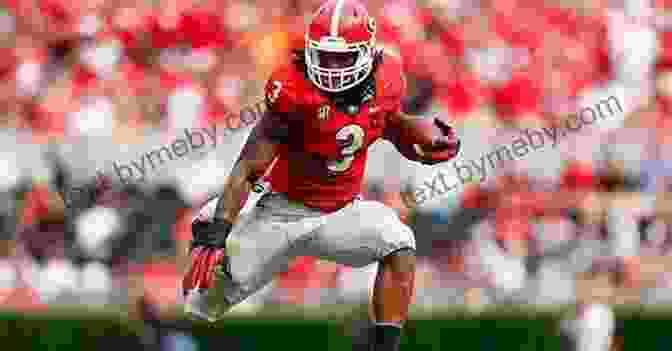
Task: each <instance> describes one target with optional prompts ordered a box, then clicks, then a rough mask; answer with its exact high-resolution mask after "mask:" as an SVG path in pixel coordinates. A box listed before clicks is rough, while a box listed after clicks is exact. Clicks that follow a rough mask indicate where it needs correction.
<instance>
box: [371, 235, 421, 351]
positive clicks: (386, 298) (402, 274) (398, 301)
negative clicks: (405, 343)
mask: <svg viewBox="0 0 672 351" xmlns="http://www.w3.org/2000/svg"><path fill="white" fill-rule="evenodd" d="M414 281H415V250H413V249H411V248H405V249H401V250H398V251H395V252H393V253H391V254H389V255H387V256H385V257H384V258H383V260H382V261H381V262H380V264H379V266H378V274H377V275H376V281H375V283H374V286H373V300H372V305H373V314H374V318H375V322H376V326H375V342H376V350H396V349H398V347H399V346H398V344H399V339H400V333H401V328H402V326H403V323H404V321H406V319H407V317H408V307H409V306H410V304H411V301H412V298H413V289H414Z"/></svg>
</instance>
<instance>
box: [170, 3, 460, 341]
mask: <svg viewBox="0 0 672 351" xmlns="http://www.w3.org/2000/svg"><path fill="white" fill-rule="evenodd" d="M375 38H376V22H375V20H374V19H373V18H372V17H370V16H369V14H368V12H367V10H366V8H365V7H364V6H363V5H362V4H360V3H359V2H357V1H355V0H330V1H328V2H327V3H325V4H324V5H323V6H322V7H320V8H319V9H318V11H317V12H316V14H315V15H314V17H313V19H312V21H311V23H310V24H309V26H308V29H307V33H306V37H305V48H304V49H303V50H302V51H301V52H300V53H299V55H298V59H297V60H296V62H295V63H293V64H292V65H289V66H287V67H283V68H280V69H278V70H277V71H275V72H274V73H273V74H272V75H271V77H270V79H269V80H268V83H267V85H266V103H267V107H268V110H267V112H266V114H265V115H264V117H263V118H262V119H261V121H260V122H259V124H257V125H256V126H255V129H254V131H253V133H252V135H251V136H250V138H249V139H248V141H247V143H246V145H245V146H244V147H243V150H242V152H241V155H240V158H239V160H238V161H237V163H236V164H235V166H234V168H233V171H232V173H231V175H230V176H229V177H228V180H227V182H226V185H225V187H224V190H223V194H222V195H221V197H220V198H219V202H218V205H217V208H216V210H215V211H214V214H213V216H212V218H209V219H207V220H202V219H197V220H195V222H194V223H193V227H192V230H193V236H194V241H193V245H192V251H191V261H192V262H191V268H190V270H189V272H187V274H186V275H185V278H184V281H183V286H184V294H185V298H186V300H185V309H186V312H187V313H188V314H190V315H191V316H192V317H195V318H198V319H205V320H208V321H216V320H217V319H219V318H220V317H221V316H222V314H223V313H224V312H226V311H227V310H229V309H230V308H231V307H232V306H233V305H236V304H238V303H239V302H241V301H242V300H244V299H245V298H247V297H248V296H250V295H251V294H253V293H254V292H256V291H258V290H259V289H260V288H262V287H263V286H265V285H266V284H267V283H269V282H270V280H271V279H272V278H273V276H274V275H275V274H277V273H280V272H282V271H284V270H285V269H286V268H287V265H288V263H289V261H290V260H291V259H292V258H294V257H296V256H316V257H319V258H321V259H327V260H331V261H335V262H337V263H340V264H345V265H349V266H352V267H363V266H366V265H368V264H370V263H373V262H379V270H378V273H377V278H376V281H375V285H374V293H373V301H372V314H373V316H372V317H373V319H374V322H375V323H374V324H375V325H374V326H373V328H372V330H374V331H375V332H374V336H373V338H372V340H373V341H372V344H375V349H376V350H395V349H397V348H398V344H399V341H400V333H401V328H402V325H403V323H404V321H405V320H406V317H407V311H408V306H409V303H410V302H411V298H412V294H413V285H414V271H415V252H414V250H415V239H414V236H413V233H412V232H411V229H410V228H409V227H408V226H406V225H405V224H404V223H402V221H401V220H400V219H399V218H398V216H397V215H396V214H395V212H394V211H393V210H392V209H390V208H388V207H386V206H384V205H382V204H381V203H378V202H374V201H363V200H361V199H360V198H359V196H358V193H359V191H360V189H361V185H362V180H363V179H362V178H363V176H364V168H365V167H364V165H365V163H366V159H367V149H368V147H369V146H370V145H372V144H373V143H374V142H376V141H378V140H380V139H386V140H388V141H390V142H392V143H393V144H394V145H395V146H396V148H397V149H398V150H399V152H400V153H401V154H402V155H403V156H405V157H406V158H408V159H409V160H412V161H417V162H421V163H424V164H429V165H432V164H437V163H440V162H444V161H448V160H450V159H452V158H453V157H455V156H456V154H457V153H458V151H459V148H460V142H459V140H458V138H457V137H456V135H455V134H454V132H453V129H452V128H451V127H450V126H449V125H448V123H447V122H446V121H444V120H443V119H441V118H438V117H430V118H422V117H412V116H408V115H405V114H404V113H402V112H401V108H400V105H401V100H402V95H403V94H404V91H405V87H406V83H405V79H404V75H403V72H402V68H401V64H400V62H398V60H397V59H396V58H395V57H393V56H389V55H387V54H384V53H383V52H382V51H379V50H378V49H377V48H376V46H375ZM274 160H275V164H274V165H273V167H272V168H271V169H270V172H269V174H268V176H267V177H266V176H264V179H265V180H266V181H267V183H266V184H268V186H266V187H264V186H263V185H260V184H263V183H257V185H258V186H259V189H257V190H260V191H262V193H263V196H261V197H260V199H259V200H258V202H257V204H256V206H254V207H253V208H252V210H251V211H249V212H247V213H245V214H244V215H240V210H241V207H242V206H243V201H242V199H243V197H244V196H245V195H246V194H247V192H248V191H249V190H250V187H251V186H253V184H254V182H255V181H257V180H258V179H259V178H260V177H261V176H262V175H263V174H264V172H265V170H266V169H267V168H268V167H269V165H270V164H271V162H273V161H274Z"/></svg>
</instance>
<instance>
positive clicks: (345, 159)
mask: <svg viewBox="0 0 672 351" xmlns="http://www.w3.org/2000/svg"><path fill="white" fill-rule="evenodd" d="M336 144H337V145H338V146H339V148H340V152H341V156H342V158H341V159H338V160H334V161H329V162H328V163H327V168H328V169H329V170H330V171H332V172H345V171H347V170H348V169H349V168H350V166H352V161H354V160H355V153H357V151H359V150H361V148H362V146H364V129H362V127H360V126H358V125H356V124H349V125H347V126H345V127H343V128H341V129H340V130H339V131H338V133H336Z"/></svg>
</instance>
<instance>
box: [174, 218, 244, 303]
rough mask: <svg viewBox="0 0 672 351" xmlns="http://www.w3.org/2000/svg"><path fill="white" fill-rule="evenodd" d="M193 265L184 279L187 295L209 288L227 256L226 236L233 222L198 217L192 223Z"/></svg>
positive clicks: (191, 252) (184, 289) (191, 250)
mask: <svg viewBox="0 0 672 351" xmlns="http://www.w3.org/2000/svg"><path fill="white" fill-rule="evenodd" d="M191 228H192V235H193V238H194V239H193V241H192V242H191V249H190V256H191V266H190V268H189V272H187V274H186V275H185V276H184V278H183V280H182V288H183V292H184V294H185V295H186V294H187V293H188V292H189V291H190V290H193V289H207V288H209V287H210V286H211V284H212V279H213V272H214V269H215V267H216V266H217V265H219V264H221V263H223V261H224V260H225V258H226V238H227V237H228V235H229V233H230V232H231V229H232V228H233V224H232V223H230V222H227V221H221V220H215V221H212V222H209V221H202V220H199V219H196V220H195V221H194V222H193V223H192V225H191Z"/></svg>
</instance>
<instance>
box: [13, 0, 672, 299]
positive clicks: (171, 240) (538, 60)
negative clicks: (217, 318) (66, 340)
mask: <svg viewBox="0 0 672 351" xmlns="http://www.w3.org/2000/svg"><path fill="white" fill-rule="evenodd" d="M364 3H365V4H366V5H367V7H368V8H369V9H370V11H371V12H372V13H373V14H374V15H375V16H376V18H377V20H378V31H379V35H378V43H379V45H380V46H381V47H384V48H385V50H387V51H388V52H389V53H391V54H392V55H396V56H398V57H400V58H401V60H402V61H403V64H404V67H405V70H406V73H407V78H408V82H409V87H408V88H409V89H408V98H407V100H406V101H405V104H404V105H405V106H404V107H405V110H406V111H407V112H408V113H412V114H428V113H434V112H438V113H445V114H447V115H449V116H450V117H451V118H452V119H453V120H454V121H455V125H456V127H457V128H458V130H459V133H460V134H461V136H462V138H463V140H464V144H463V145H464V148H463V149H464V152H463V154H462V155H461V156H460V157H461V160H462V161H463V160H469V159H477V158H478V157H480V156H481V155H482V154H483V153H485V152H488V151H490V150H491V149H492V147H493V146H496V145H497V143H498V142H508V141H510V140H511V138H512V136H514V135H515V134H516V133H519V132H520V130H521V129H524V128H542V127H543V126H550V125H553V124H554V123H557V122H558V120H560V119H562V118H563V116H566V115H567V114H571V113H572V112H574V111H577V109H578V108H580V107H581V106H586V105H588V104H591V105H592V104H594V103H596V102H598V101H600V100H601V99H605V98H607V97H608V96H617V97H618V98H619V101H620V102H621V103H622V105H623V111H622V113H621V115H622V116H620V115H619V116H620V117H619V118H616V119H615V120H610V121H608V122H605V123H603V124H600V123H596V124H595V125H594V126H591V128H586V129H585V130H582V131H581V132H580V133H576V134H575V135H572V136H571V137H569V138H567V139H565V140H564V141H563V142H562V143H561V144H559V145H557V147H553V148H547V149H544V150H542V151H538V152H536V153H534V154H530V155H528V157H525V158H524V159H520V160H516V161H515V162H508V163H507V164H506V165H505V166H502V167H500V168H499V169H498V172H497V174H494V173H493V174H491V175H489V177H488V179H486V180H485V181H483V182H480V183H473V184H468V185H465V186H464V187H463V188H462V189H460V190H459V191H456V192H455V193H453V194H447V195H446V196H445V197H444V198H439V199H437V200H436V201H435V202H434V203H432V204H431V205H429V206H423V207H421V208H415V207H414V205H413V201H412V198H413V196H414V192H415V189H416V187H417V186H418V184H420V185H422V183H423V182H424V181H425V178H423V175H426V174H429V173H428V169H427V168H426V167H421V166H418V165H416V164H412V163H410V162H407V161H405V160H402V159H401V158H400V156H399V155H398V154H396V153H395V152H394V150H393V147H391V146H390V145H386V144H381V145H376V147H375V148H374V150H372V155H371V156H370V164H369V166H368V171H367V172H368V173H367V179H368V181H367V184H366V187H365V189H363V192H364V193H365V195H366V196H367V197H368V198H371V199H377V200H380V201H383V202H385V203H387V204H388V205H390V206H393V207H395V208H397V209H398V210H399V215H400V216H402V218H404V220H405V221H407V222H408V223H409V224H410V225H411V226H412V227H413V228H414V229H415V233H416V237H417V241H418V245H419V254H420V256H421V259H420V264H419V271H418V277H417V285H418V288H417V292H416V303H417V304H418V305H423V306H441V305H454V304H457V305H460V304H468V305H473V306H484V305H488V304H501V303H533V304H540V305H544V304H567V303H573V302H574V301H575V300H576V284H575V282H576V279H577V278H576V277H577V274H579V273H585V272H586V271H589V270H590V269H591V267H594V264H595V262H596V261H599V260H600V259H603V258H604V257H614V256H615V257H623V258H624V259H623V260H624V262H630V265H629V266H628V265H626V266H628V267H631V266H632V265H635V266H636V264H635V263H632V262H635V261H636V260H634V259H632V258H633V257H637V256H641V255H669V254H670V252H671V249H672V230H671V229H670V221H669V217H670V213H671V211H672V207H671V206H672V203H671V202H670V201H669V200H668V199H667V197H668V195H667V194H668V192H669V190H670V188H669V187H668V184H669V183H668V181H669V179H670V178H669V176H672V167H671V166H670V165H668V161H667V160H666V158H665V156H664V155H665V152H664V150H665V149H666V146H667V145H668V144H671V141H672V138H670V136H671V135H672V134H670V132H669V131H667V128H668V127H669V126H670V123H669V121H672V119H671V118H669V117H670V114H671V113H672V30H670V27H671V26H672V2H669V1H665V0H655V1H652V2H650V3H649V2H647V1H641V0H636V1H633V0H621V1H620V2H619V1H613V0H611V1H608V0H583V1H578V0H577V1H574V0H545V1H538V0H537V1H530V0H482V1H477V0H457V1H455V0H451V1H443V0H424V1H405V0H393V1H389V0H388V1H382V0H371V1H364ZM319 5H320V1H313V0H295V1H281V2H275V1H251V0H248V1H246V0H230V1H225V0H162V1H161V2H159V1H149V0H133V1H128V0H117V1H106V0H71V1H63V0H35V1H21V0H3V1H2V2H0V32H2V33H1V34H0V116H2V118H0V121H1V123H2V128H3V131H4V132H3V133H2V135H1V136H0V138H1V140H2V141H1V142H2V143H3V146H5V148H3V150H2V156H3V159H2V160H1V161H3V162H4V163H5V164H4V165H3V166H4V167H3V170H2V171H0V173H1V172H4V175H2V184H1V185H2V191H0V193H1V195H0V196H2V199H3V200H2V203H3V206H2V208H1V210H2V223H0V224H1V225H2V232H3V237H2V238H0V239H3V240H2V241H0V242H1V246H0V304H1V305H3V306H12V307H18V308H46V307H47V306H52V305H56V304H63V305H71V304H90V305H95V306H98V305H101V306H103V305H114V306H116V305H117V304H124V303H128V301H129V300H127V298H128V296H136V297H137V296H144V297H145V298H149V299H154V300H155V301H158V302H160V304H163V305H166V306H171V305H174V304H176V303H178V300H179V299H178V297H179V291H180V290H179V287H180V277H181V273H182V270H183V269H184V262H183V256H184V254H183V253H184V252H185V250H186V247H187V245H188V241H189V240H190V236H191V233H190V221H191V219H192V218H193V216H194V215H195V214H196V212H197V211H198V208H199V206H200V205H201V204H203V203H204V202H205V200H206V199H207V197H208V196H211V195H212V187H210V188H208V187H205V188H207V189H205V190H203V189H201V188H199V186H200V184H196V183H199V182H201V181H202V179H203V178H202V177H204V176H203V174H205V173H208V174H209V173H212V174H209V175H210V177H212V178H214V179H215V181H214V182H215V183H216V180H217V179H218V180H220V181H221V177H223V176H224V175H222V174H218V173H217V170H218V169H220V170H221V168H217V167H210V164H208V165H207V167H206V166H201V164H199V163H197V162H196V161H199V162H200V159H198V160H196V161H194V162H195V163H194V164H196V165H197V166H195V167H193V169H190V170H189V171H188V172H186V173H180V174H177V173H179V172H177V171H175V172H173V173H175V174H173V173H170V172H169V173H170V175H169V176H166V177H165V178H162V180H161V182H159V183H161V184H160V186H145V185H144V184H141V185H139V186H129V187H118V186H115V185H114V183H115V179H114V174H112V175H109V174H103V175H101V174H100V173H99V172H98V171H97V169H95V167H96V165H95V162H94V161H95V160H96V159H105V160H106V161H109V162H111V161H114V160H116V159H115V157H117V156H116V155H120V154H122V153H124V152H126V151H123V152H122V151H120V150H122V149H123V150H126V149H128V148H130V149H132V148H134V147H135V146H136V145H145V144H146V143H147V140H148V139H151V140H152V142H155V141H157V140H158V141H159V142H160V143H161V144H165V143H167V140H171V138H174V137H175V135H176V131H177V133H179V131H180V130H181V129H183V128H205V127H207V126H211V125H216V126H222V128H223V129H224V128H231V127H232V126H237V125H240V120H238V117H237V116H238V115H237V111H240V109H241V108H242V107H243V106H246V105H247V104H250V103H253V102H256V101H257V99H258V97H259V96H261V91H262V87H263V84H264V82H265V79H267V77H268V75H269V73H270V72H271V71H272V70H273V69H274V68H275V67H277V65H281V64H284V63H287V62H289V61H290V60H291V58H292V51H293V50H294V49H297V48H301V47H302V45H303V30H304V28H305V27H304V26H305V23H306V19H307V18H308V16H309V15H310V14H311V13H312V12H313V11H314V10H315V9H316V8H317V7H318V6H319ZM94 140H95V141H94ZM99 140H105V142H104V143H103V142H99ZM152 142H149V143H150V144H151V143H152ZM98 143H101V144H98ZM103 144H104V145H103ZM129 145H130V146H129ZM155 145H158V144H155ZM192 146H193V144H192ZM103 150H104V151H103ZM108 150H113V151H110V155H111V156H110V155H107V154H106V155H105V156H104V155H103V154H105V153H107V152H108ZM129 152H130V151H129ZM131 153H132V152H131ZM213 154H216V153H214V152H213ZM124 155H125V154H124ZM197 156H198V155H195V156H194V157H197ZM198 157H201V156H198ZM203 157H206V158H207V155H206V156H203ZM126 160H129V159H126ZM171 160H172V157H171ZM458 161H459V160H458ZM87 162H89V163H91V164H89V163H87ZM189 162H190V161H189V160H186V161H185V163H186V164H188V163H189ZM126 164H129V165H130V163H128V162H127V163H126ZM181 165H182V164H181ZM115 167H117V166H116V163H115ZM152 167H154V165H153V164H152ZM166 167H171V165H167V166H166ZM186 168H188V167H186ZM115 169H116V168H115ZM447 169H450V166H447ZM78 172H80V173H83V175H80V174H79V173H78ZM117 172H118V170H117ZM143 174H144V173H143ZM185 174H186V175H185ZM392 175H394V176H392ZM89 176H92V177H93V178H91V179H92V180H91V181H83V182H81V181H80V180H81V179H83V178H86V177H89ZM178 178H179V181H178V180H176V179H178ZM185 179H186V180H185ZM78 181H79V182H80V183H82V184H83V187H73V186H72V184H73V183H75V182H78ZM203 182H204V181H203ZM108 183H109V184H108ZM106 184H107V185H106ZM110 184H112V185H110ZM220 185H221V184H220ZM213 187H215V188H216V184H215V185H213ZM75 190H77V191H75ZM75 193H76V194H75ZM62 198H65V204H64V203H63V200H62ZM86 199H95V201H93V202H94V203H90V201H89V202H87V200H86ZM409 199H410V200H409ZM626 258H627V259H626ZM375 268H376V267H375V265H374V266H371V267H368V268H367V269H362V270H352V269H350V268H347V267H342V266H338V265H335V264H332V263H329V262H323V261H320V260H317V259H314V258H308V257H305V258H304V257H302V258H299V259H297V260H296V261H295V262H294V264H293V265H292V268H291V270H290V271H289V272H287V273H286V274H283V275H282V276H280V277H279V278H278V279H277V280H276V281H275V282H274V283H273V285H272V286H270V287H269V288H268V289H265V290H264V291H262V292H260V293H259V294H257V295H256V296H254V297H253V298H251V299H250V305H252V306H257V305H260V304H262V305H263V304H266V303H273V304H275V303H282V304H299V305H302V304H309V305H314V304H332V303H342V302H353V303H356V302H362V301H365V300H366V299H367V298H368V296H369V290H368V289H369V287H370V286H371V284H369V283H370V281H371V279H373V274H374V273H375ZM622 269H624V270H627V268H622ZM654 273H656V276H655V277H654V278H653V280H655V284H653V285H652V286H650V287H647V288H646V289H639V286H638V284H637V282H638V279H639V278H640V277H639V275H637V274H634V275H633V274H631V275H630V278H629V279H628V282H627V284H626V285H627V286H629V287H631V288H633V289H635V290H636V292H633V291H634V290H632V289H631V290H627V289H626V290H627V293H626V292H624V293H623V294H622V296H621V297H623V301H626V300H627V301H628V302H635V303H669V302H670V301H672V290H671V289H672V276H670V275H669V274H668V275H666V274H663V273H665V272H654ZM129 277H133V278H132V279H131V278H129ZM137 279H140V280H142V284H140V285H141V287H139V288H138V287H137V286H136V285H138V284H137ZM138 289H139V290H140V291H137V290H138ZM626 290H624V291H626Z"/></svg>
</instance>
